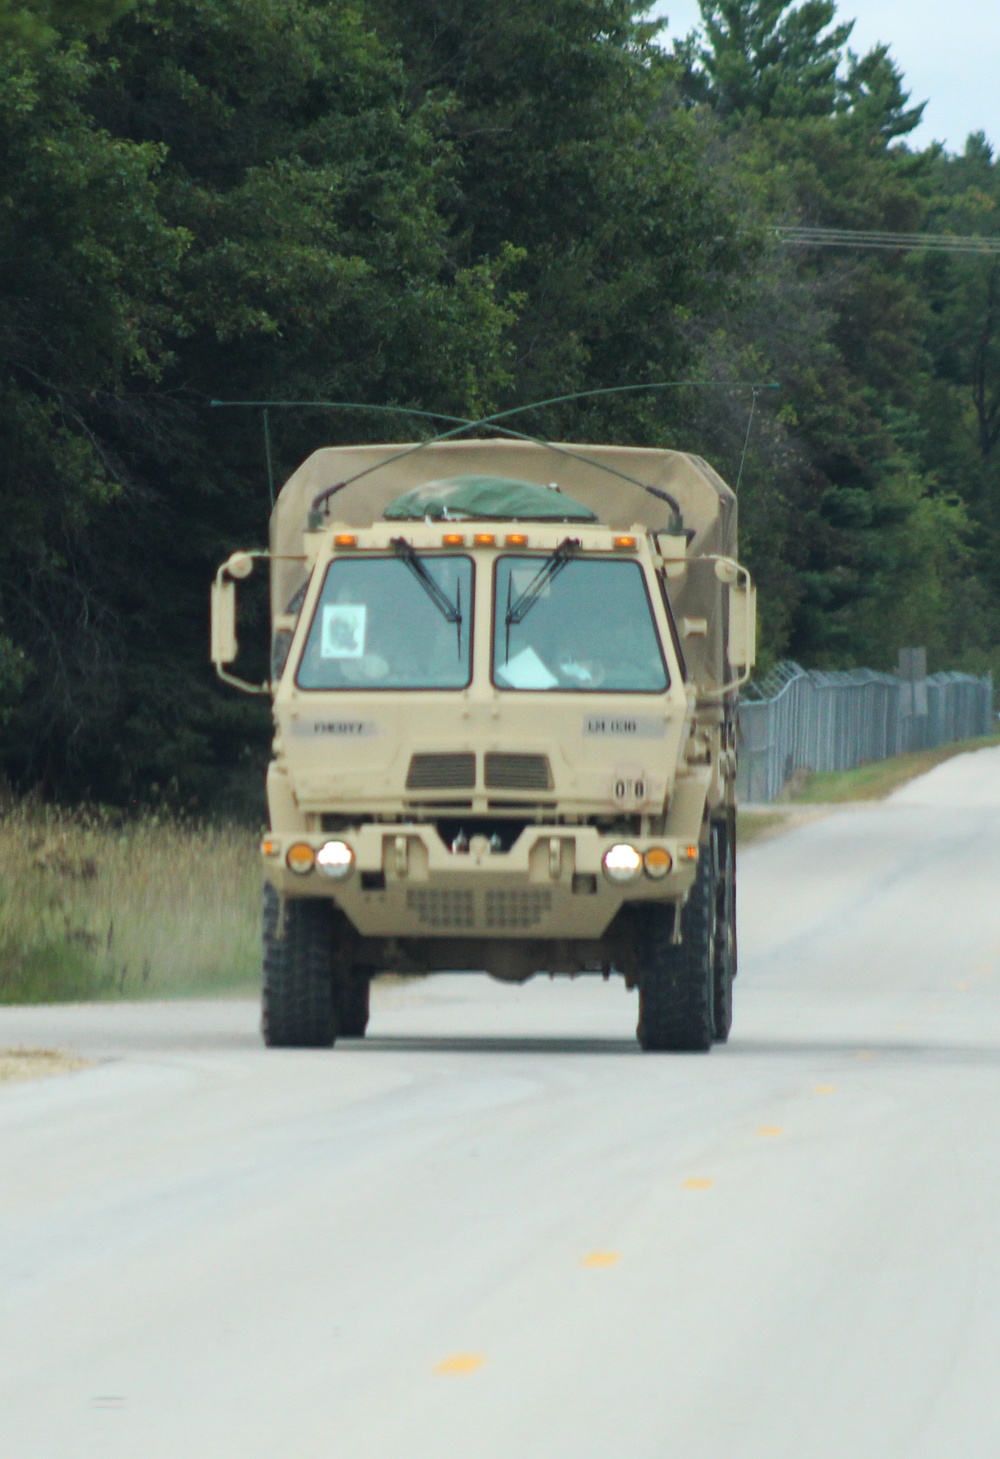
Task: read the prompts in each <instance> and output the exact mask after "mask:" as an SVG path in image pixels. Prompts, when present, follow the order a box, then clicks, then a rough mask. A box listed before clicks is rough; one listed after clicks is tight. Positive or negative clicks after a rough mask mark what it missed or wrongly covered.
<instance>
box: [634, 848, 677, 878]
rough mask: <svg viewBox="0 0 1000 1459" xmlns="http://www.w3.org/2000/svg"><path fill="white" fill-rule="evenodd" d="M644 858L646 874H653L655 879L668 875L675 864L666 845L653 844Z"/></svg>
mask: <svg viewBox="0 0 1000 1459" xmlns="http://www.w3.org/2000/svg"><path fill="white" fill-rule="evenodd" d="M642 860H643V865H644V866H645V868H646V875H647V876H651V877H652V878H653V880H654V881H659V879H660V877H662V876H666V875H667V872H668V871H669V870H670V868H671V867H672V866H673V864H674V858H673V857H672V856H671V854H670V852H669V851H668V850H667V848H666V847H665V846H651V847H650V848H649V850H648V851H647V852H646V854H645V856H644V857H643V858H642Z"/></svg>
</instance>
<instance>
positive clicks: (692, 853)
mask: <svg viewBox="0 0 1000 1459" xmlns="http://www.w3.org/2000/svg"><path fill="white" fill-rule="evenodd" d="M681 855H682V856H683V857H684V860H685V861H697V860H698V848H697V846H682V847H681Z"/></svg>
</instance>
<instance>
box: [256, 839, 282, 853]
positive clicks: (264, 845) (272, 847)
mask: <svg viewBox="0 0 1000 1459" xmlns="http://www.w3.org/2000/svg"><path fill="white" fill-rule="evenodd" d="M260 853H261V855H262V856H280V855H281V847H280V846H279V845H278V843H277V841H272V840H271V838H270V837H268V838H267V839H266V840H264V841H262V842H261V843H260Z"/></svg>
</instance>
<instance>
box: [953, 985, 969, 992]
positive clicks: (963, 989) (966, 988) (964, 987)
mask: <svg viewBox="0 0 1000 1459" xmlns="http://www.w3.org/2000/svg"><path fill="white" fill-rule="evenodd" d="M955 991H956V992H958V993H968V991H969V985H968V983H956V984H955Z"/></svg>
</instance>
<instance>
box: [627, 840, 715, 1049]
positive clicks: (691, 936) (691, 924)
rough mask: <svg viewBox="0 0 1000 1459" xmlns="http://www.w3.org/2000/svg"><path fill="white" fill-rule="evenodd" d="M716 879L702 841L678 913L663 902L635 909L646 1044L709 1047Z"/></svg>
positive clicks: (642, 1032)
mask: <svg viewBox="0 0 1000 1459" xmlns="http://www.w3.org/2000/svg"><path fill="white" fill-rule="evenodd" d="M716 881H717V878H716V875H715V865H714V856H713V850H712V847H711V846H704V847H702V850H701V855H700V856H699V858H698V870H697V874H696V876H695V883H694V886H693V887H692V888H691V893H690V895H689V897H688V899H687V901H686V902H685V904H684V907H683V908H682V909H681V910H680V912H679V913H677V912H674V911H672V909H671V908H669V907H665V906H653V907H643V908H641V909H639V915H640V919H641V920H640V932H639V947H640V973H639V1027H638V1029H637V1030H636V1032H637V1033H638V1036H639V1042H640V1044H641V1045H642V1047H643V1048H644V1049H647V1050H650V1051H653V1050H667V1051H670V1052H675V1053H687V1052H691V1053H705V1052H707V1051H708V1050H709V1049H710V1048H711V1047H712V1037H713V1032H714V1018H713V1007H712V1005H713V1002H714V991H715V907H716ZM676 915H679V916H680V918H681V937H682V940H681V941H680V942H679V943H675V942H673V941H672V940H671V937H672V932H673V917H674V916H676Z"/></svg>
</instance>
